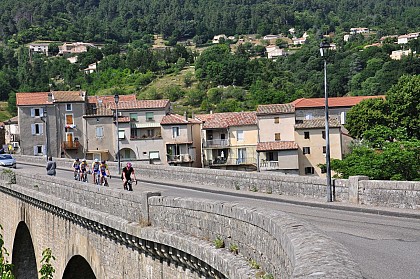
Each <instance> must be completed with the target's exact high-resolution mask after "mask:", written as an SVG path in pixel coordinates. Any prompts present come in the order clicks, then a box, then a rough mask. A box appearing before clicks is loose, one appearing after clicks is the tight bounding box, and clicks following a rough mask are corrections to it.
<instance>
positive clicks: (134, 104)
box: [108, 100, 169, 109]
mask: <svg viewBox="0 0 420 279" xmlns="http://www.w3.org/2000/svg"><path fill="white" fill-rule="evenodd" d="M168 105H169V100H136V101H123V102H121V101H120V102H119V103H118V109H157V108H166V107H167V106H168ZM108 107H109V108H110V109H115V102H113V103H109V104H108Z"/></svg>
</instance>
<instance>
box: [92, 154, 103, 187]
mask: <svg viewBox="0 0 420 279" xmlns="http://www.w3.org/2000/svg"><path fill="white" fill-rule="evenodd" d="M100 165H101V164H100V163H99V160H98V159H95V161H94V162H93V163H92V176H93V183H95V184H96V179H99V177H100V171H99V167H100Z"/></svg>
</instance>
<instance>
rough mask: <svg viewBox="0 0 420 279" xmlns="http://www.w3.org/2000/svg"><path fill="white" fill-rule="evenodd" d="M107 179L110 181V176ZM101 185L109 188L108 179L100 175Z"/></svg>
mask: <svg viewBox="0 0 420 279" xmlns="http://www.w3.org/2000/svg"><path fill="white" fill-rule="evenodd" d="M109 179H111V176H109ZM101 185H102V186H106V187H109V184H108V178H107V177H106V176H103V175H101Z"/></svg>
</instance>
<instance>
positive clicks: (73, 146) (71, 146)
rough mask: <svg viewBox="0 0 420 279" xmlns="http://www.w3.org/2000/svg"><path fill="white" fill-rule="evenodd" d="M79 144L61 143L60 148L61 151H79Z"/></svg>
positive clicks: (71, 142) (74, 142) (72, 142)
mask: <svg viewBox="0 0 420 279" xmlns="http://www.w3.org/2000/svg"><path fill="white" fill-rule="evenodd" d="M79 147H80V142H79V141H63V142H62V143H61V148H63V149H66V150H67V149H79Z"/></svg>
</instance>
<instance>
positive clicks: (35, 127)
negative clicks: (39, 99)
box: [31, 123, 44, 135]
mask: <svg viewBox="0 0 420 279" xmlns="http://www.w3.org/2000/svg"><path fill="white" fill-rule="evenodd" d="M43 131H44V125H43V124H42V123H35V124H31V132H32V135H42V134H43Z"/></svg>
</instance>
